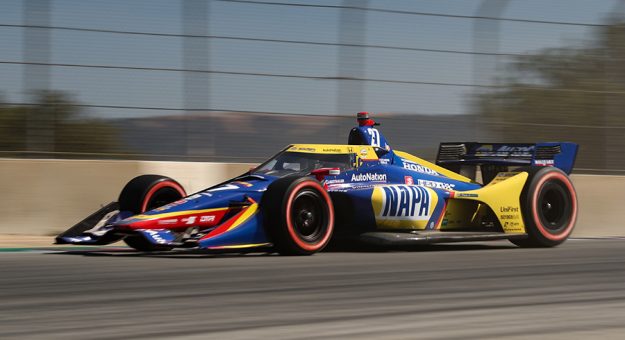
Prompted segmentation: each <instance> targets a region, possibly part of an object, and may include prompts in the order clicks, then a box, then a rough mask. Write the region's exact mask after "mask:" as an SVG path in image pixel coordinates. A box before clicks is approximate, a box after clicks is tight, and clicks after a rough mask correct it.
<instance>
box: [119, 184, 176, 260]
mask: <svg viewBox="0 0 625 340" xmlns="http://www.w3.org/2000/svg"><path fill="white" fill-rule="evenodd" d="M185 196H187V194H186V192H185V190H184V188H183V187H182V186H181V185H180V183H178V182H176V181H175V180H173V179H171V178H169V177H165V176H160V175H142V176H138V177H135V178H133V179H132V180H130V182H128V183H127V184H126V186H124V189H122V191H121V193H120V194H119V200H118V201H119V210H121V211H130V212H131V213H132V214H134V215H138V214H141V213H144V212H146V211H149V210H152V209H154V208H158V207H160V206H163V205H165V204H168V203H171V202H175V201H177V200H179V199H181V198H183V197H185ZM124 242H125V243H126V244H127V245H128V246H130V247H132V248H134V249H136V250H139V251H159V250H161V251H162V250H171V249H172V248H171V247H167V246H159V245H155V244H152V243H150V242H149V241H148V240H146V239H145V238H144V237H143V236H140V235H128V236H126V237H125V238H124Z"/></svg>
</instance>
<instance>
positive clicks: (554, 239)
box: [511, 167, 578, 247]
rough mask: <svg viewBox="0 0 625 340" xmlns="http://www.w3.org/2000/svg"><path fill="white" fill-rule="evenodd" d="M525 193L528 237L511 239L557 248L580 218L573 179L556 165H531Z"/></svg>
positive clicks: (522, 205) (522, 244)
mask: <svg viewBox="0 0 625 340" xmlns="http://www.w3.org/2000/svg"><path fill="white" fill-rule="evenodd" d="M524 171H527V172H528V173H529V177H528V179H527V182H526V184H525V187H524V189H523V192H522V194H521V209H522V213H523V221H524V222H525V229H526V232H527V235H528V237H527V238H526V239H520V240H511V241H512V243H514V244H516V245H518V246H521V247H554V246H557V245H559V244H561V243H562V242H564V241H565V240H566V239H567V238H568V237H569V235H571V232H572V231H573V228H574V226H575V221H576V220H577V209H578V208H577V193H576V192H575V188H574V187H573V183H572V182H571V179H570V178H569V177H568V176H567V175H566V174H565V173H564V172H563V171H562V170H560V169H558V168H554V167H531V168H529V169H527V170H524Z"/></svg>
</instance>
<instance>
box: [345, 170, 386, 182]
mask: <svg viewBox="0 0 625 340" xmlns="http://www.w3.org/2000/svg"><path fill="white" fill-rule="evenodd" d="M352 182H386V174H375V173H374V174H372V173H369V172H367V173H364V174H358V175H356V174H353V175H352Z"/></svg>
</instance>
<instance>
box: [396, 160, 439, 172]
mask: <svg viewBox="0 0 625 340" xmlns="http://www.w3.org/2000/svg"><path fill="white" fill-rule="evenodd" d="M402 163H404V169H408V170H412V171H416V172H420V173H422V174H428V175H434V176H438V175H439V173H438V172H436V171H434V170H432V169H430V168H428V167H425V166H423V165H421V164H417V163H415V162H411V161H409V160H407V159H402Z"/></svg>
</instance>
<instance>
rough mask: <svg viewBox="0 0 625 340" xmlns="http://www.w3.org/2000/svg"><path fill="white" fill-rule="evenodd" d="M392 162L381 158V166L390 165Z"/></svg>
mask: <svg viewBox="0 0 625 340" xmlns="http://www.w3.org/2000/svg"><path fill="white" fill-rule="evenodd" d="M390 162H391V160H390V159H388V158H380V164H382V165H388V163H390Z"/></svg>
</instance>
